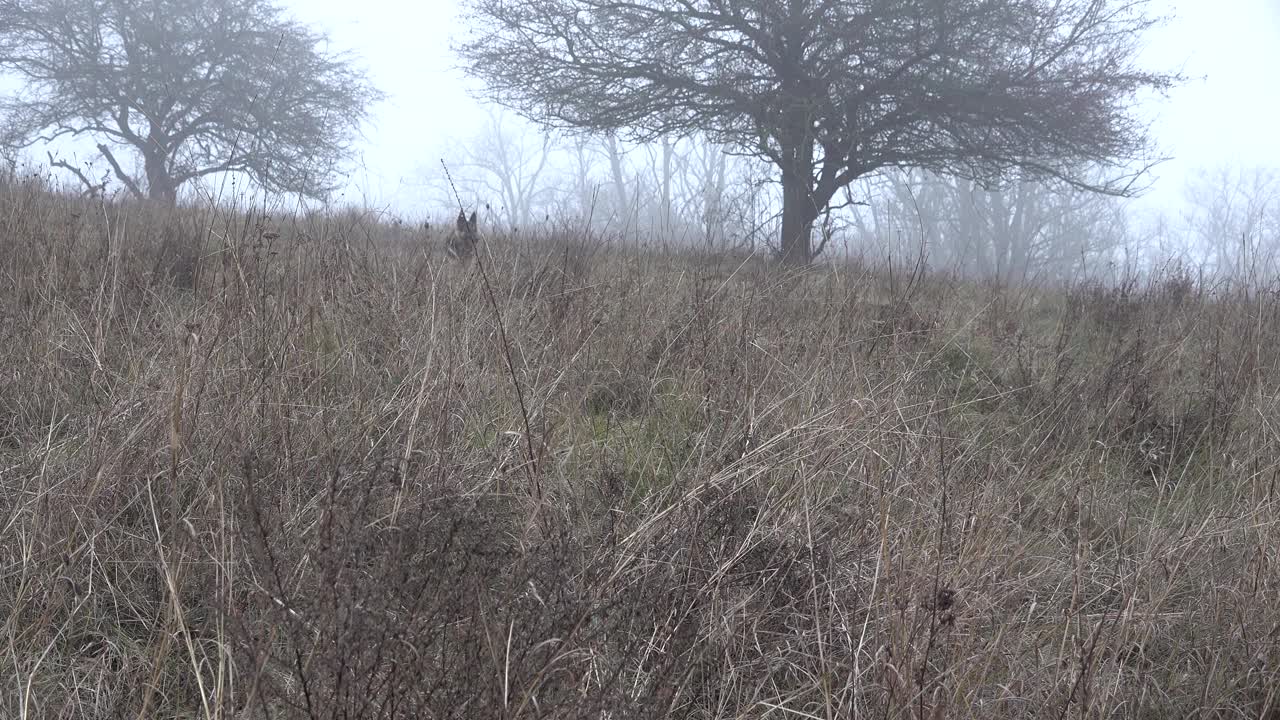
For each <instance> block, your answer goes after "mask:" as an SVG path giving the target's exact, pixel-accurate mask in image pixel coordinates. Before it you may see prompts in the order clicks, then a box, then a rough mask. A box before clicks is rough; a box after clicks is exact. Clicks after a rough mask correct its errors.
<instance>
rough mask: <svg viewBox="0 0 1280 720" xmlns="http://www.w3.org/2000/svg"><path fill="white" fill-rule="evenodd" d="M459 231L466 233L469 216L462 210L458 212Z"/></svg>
mask: <svg viewBox="0 0 1280 720" xmlns="http://www.w3.org/2000/svg"><path fill="white" fill-rule="evenodd" d="M458 229H459V230H464V231H465V230H466V229H467V214H466V213H465V212H463V211H462V210H459V211H458Z"/></svg>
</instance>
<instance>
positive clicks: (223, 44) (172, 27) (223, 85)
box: [0, 0, 382, 203]
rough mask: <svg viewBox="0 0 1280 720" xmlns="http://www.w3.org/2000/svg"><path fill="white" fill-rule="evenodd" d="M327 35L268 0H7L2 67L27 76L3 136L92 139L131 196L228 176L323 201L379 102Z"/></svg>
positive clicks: (9, 103)
mask: <svg viewBox="0 0 1280 720" xmlns="http://www.w3.org/2000/svg"><path fill="white" fill-rule="evenodd" d="M326 42H327V40H326V38H325V37H324V36H323V35H321V34H318V33H316V32H313V31H312V30H310V29H308V28H307V27H305V26H304V25H301V24H299V23H298V22H295V21H293V20H291V19H288V18H287V17H285V16H284V14H283V13H282V11H281V10H280V8H278V7H276V6H274V5H272V4H270V3H268V2H264V1H263V0H0V67H3V68H4V69H6V70H8V71H10V72H12V73H14V74H15V75H16V76H17V77H18V78H20V79H21V80H23V81H25V88H24V89H23V90H22V92H21V93H20V94H18V95H17V96H15V97H14V98H11V99H8V100H6V101H5V102H4V104H3V109H2V110H0V116H2V117H3V125H2V126H0V142H2V143H3V144H4V145H5V146H7V147H10V148H29V147H32V146H34V145H37V144H40V143H44V142H52V141H60V140H65V139H67V138H84V139H88V140H90V141H92V142H93V143H95V144H96V146H97V150H98V152H99V153H100V154H101V157H102V159H104V160H105V161H106V163H107V164H108V165H109V166H110V170H111V174H112V175H114V176H115V178H116V179H117V180H119V182H121V183H122V184H123V185H124V186H125V187H126V188H128V190H129V191H130V192H131V193H132V194H133V195H135V196H137V197H150V198H152V199H155V200H160V201H163V202H167V203H173V202H175V201H176V199H177V194H178V190H179V188H181V187H182V186H183V184H185V183H187V182H190V181H192V180H196V179H198V178H202V177H206V176H209V175H213V174H216V173H228V172H230V173H244V174H247V175H249V176H251V177H252V178H253V179H254V180H255V181H257V182H258V183H260V184H261V185H262V187H263V188H265V189H266V190H268V191H272V192H289V193H298V194H301V195H304V196H308V197H316V198H320V197H324V196H325V195H327V194H328V193H329V192H331V191H332V190H333V189H334V188H335V187H336V186H337V177H338V170H339V169H340V167H341V165H342V163H344V162H345V161H347V160H349V159H350V158H351V155H352V145H351V143H352V140H353V139H354V138H355V135H356V133H357V132H358V131H359V127H360V125H361V123H363V122H364V120H365V119H366V118H367V112H368V108H369V105H370V104H371V103H372V102H374V101H376V100H378V99H380V98H381V97H382V96H381V93H380V92H379V91H378V90H376V89H375V88H374V87H373V86H372V85H371V84H370V83H369V81H368V80H367V79H366V77H365V76H364V74H363V73H362V72H360V71H359V70H357V69H356V68H355V67H354V66H353V64H352V62H351V58H350V57H349V56H346V55H343V54H336V53H330V52H329V51H327V50H326V49H325V45H326ZM121 150H124V151H126V152H129V153H132V154H134V155H135V158H134V160H135V161H137V162H136V164H137V165H140V173H139V174H135V172H133V171H132V169H131V166H132V165H134V164H135V163H130V162H128V160H127V159H126V157H124V156H122V155H121V154H120V151H121ZM50 161H51V163H53V165H54V166H56V167H60V168H62V169H65V170H68V171H70V172H72V173H74V174H75V175H76V176H77V177H78V178H79V180H80V181H81V182H83V183H84V184H85V185H86V186H88V187H94V186H95V185H97V183H95V182H94V181H93V180H92V179H91V178H89V177H88V176H87V175H86V174H85V172H84V170H83V169H82V168H81V167H77V166H75V165H72V164H71V163H68V162H66V161H64V160H57V159H55V158H54V156H53V154H52V153H51V154H50Z"/></svg>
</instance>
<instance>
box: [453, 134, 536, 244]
mask: <svg viewBox="0 0 1280 720" xmlns="http://www.w3.org/2000/svg"><path fill="white" fill-rule="evenodd" d="M512 119H513V118H511V117H509V116H505V115H503V114H502V113H499V112H490V113H488V119H487V122H486V123H485V125H484V127H483V129H481V131H480V132H479V133H478V134H477V135H476V136H475V137H474V138H473V139H472V141H471V142H470V143H467V144H465V145H463V146H461V147H460V148H459V150H460V152H461V154H462V155H463V160H462V162H460V163H459V167H460V170H461V171H462V173H464V176H463V177H465V178H466V180H468V181H469V184H472V185H473V186H474V188H475V191H476V194H477V195H479V196H482V197H486V198H488V197H496V198H497V200H498V202H499V213H500V214H501V216H502V219H503V220H504V221H505V223H506V225H507V226H508V227H510V228H520V227H526V228H527V227H528V226H529V225H530V224H531V223H532V221H533V218H534V211H535V210H540V209H546V208H548V207H550V206H551V205H552V203H553V201H554V188H553V187H552V186H551V185H550V184H548V183H547V179H548V178H547V171H548V166H549V165H550V164H551V162H552V155H553V153H554V151H555V150H556V148H555V145H554V143H553V142H552V138H551V136H550V135H548V134H547V133H537V134H532V133H528V132H525V131H523V130H522V129H516V128H512V127H511V125H512V123H511V120H512Z"/></svg>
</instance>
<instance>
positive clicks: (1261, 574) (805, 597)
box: [0, 180, 1280, 720]
mask: <svg viewBox="0 0 1280 720" xmlns="http://www.w3.org/2000/svg"><path fill="white" fill-rule="evenodd" d="M277 233H278V236H277V235H276V234H277ZM0 237H2V238H3V243H4V248H3V253H2V254H0V273H2V279H0V285H3V288H4V289H3V292H2V293H0V339H2V340H3V342H2V343H0V368H3V371H2V374H0V487H2V489H3V491H2V492H0V528H2V530H0V537H2V541H0V573H2V578H3V579H2V580H0V610H2V612H0V618H4V628H3V631H4V632H3V639H2V640H0V642H2V643H3V652H4V662H3V666H4V673H3V677H4V683H5V692H4V693H3V695H0V716H2V717H6V718H9V717H12V718H98V717H101V718H116V717H141V718H171V717H183V718H215V717H222V718H266V717H271V718H304V717H308V718H321V717H323V718H330V717H332V718H338V717H342V718H374V717H377V718H382V717H388V718H389V717H403V718H446V717H448V718H489V717H494V718H499V717H500V718H534V717H545V718H637V719H640V718H644V719H648V718H664V717H674V718H730V717H734V718H739V717H742V718H747V717H750V718H763V717H770V718H780V719H781V718H796V719H798V718H846V717H874V718H917V719H920V720H925V719H933V718H961V717H974V718H992V717H1002V718H1003V717H1034V718H1087V717H1098V718H1101V717H1108V718H1112V717H1122V718H1168V717H1191V716H1198V717H1224V718H1225V717H1248V718H1260V717H1266V718H1276V717H1280V587H1278V586H1280V572H1277V567H1280V529H1278V527H1277V519H1278V518H1280V499H1278V498H1277V487H1276V485H1277V483H1276V480H1277V475H1278V474H1280V464H1278V462H1277V460H1278V458H1277V455H1278V453H1277V447H1278V443H1277V426H1278V425H1280V408H1278V407H1277V397H1276V395H1277V392H1276V391H1277V385H1278V380H1280V373H1278V369H1277V361H1276V358H1275V354H1274V353H1273V352H1271V351H1272V350H1273V349H1274V348H1275V347H1277V340H1278V339H1280V338H1278V335H1280V302H1278V300H1277V295H1276V294H1275V293H1274V292H1258V293H1248V294H1246V293H1243V292H1238V293H1219V294H1212V293H1209V292H1208V291H1207V290H1205V289H1203V288H1200V287H1197V286H1196V284H1195V283H1191V282H1188V281H1186V280H1185V279H1184V278H1181V277H1180V276H1177V275H1171V276H1169V277H1167V278H1166V279H1164V280H1161V281H1158V282H1153V283H1150V284H1147V285H1137V284H1129V285H1128V286H1126V287H1124V288H1118V289H1105V288H1091V287H1080V288H1074V289H1071V290H1069V291H1049V290H1042V291H1025V290H1024V291H1014V290H1000V289H995V288H985V287H980V286H975V285H966V284H961V283H958V282H946V281H943V280H939V279H925V280H919V279H917V281H915V282H904V281H903V280H902V278H901V277H900V276H895V277H894V279H893V280H892V281H890V279H889V277H888V276H887V275H879V274H876V273H871V272H862V271H858V270H856V269H849V268H841V269H838V270H831V269H826V270H814V271H811V272H809V273H806V274H802V275H784V274H781V273H778V272H772V271H770V270H769V269H768V268H766V267H764V266H763V264H761V263H759V262H756V261H754V260H750V259H747V260H744V259H741V258H736V259H735V258H714V257H703V256H693V255H687V256H674V255H659V254H652V253H649V254H646V253H640V252H625V251H621V250H618V249H611V248H609V247H607V246H601V245H599V244H594V243H587V242H585V241H584V240H583V239H582V238H572V237H559V238H554V237H553V238H541V239H538V240H536V241H529V240H522V241H516V240H511V239H504V238H489V239H488V241H487V244H486V246H485V247H484V248H482V250H481V255H480V260H481V262H480V263H476V262H471V263H468V264H461V263H456V262H451V261H449V260H448V259H447V258H445V256H444V252H443V246H442V243H441V242H440V241H439V239H434V240H432V239H428V238H425V237H423V236H421V235H420V234H417V233H414V232H410V231H408V230H404V229H396V228H391V227H387V226H384V225H379V224H378V223H376V222H374V221H372V220H370V219H367V218H362V217H360V216H358V215H354V214H353V215H346V216H339V217H312V218H306V219H299V220H296V221H280V220H277V219H271V218H266V217H261V216H257V215H254V214H248V215H245V214H240V215H230V214H225V213H214V212H208V211H203V212H201V211H194V210H187V211H181V212H179V213H178V214H176V215H174V216H166V215H164V214H162V213H159V212H157V211H153V210H148V209H146V208H142V207H137V206H130V205H121V206H106V207H103V206H101V205H98V204H95V203H93V202H91V201H79V200H74V199H69V198H62V197H57V196H54V195H51V194H49V193H48V192H46V191H45V189H44V188H43V187H42V186H40V184H39V183H34V182H25V183H24V182H20V181H13V180H11V181H9V182H7V183H5V184H4V185H3V187H2V188H0Z"/></svg>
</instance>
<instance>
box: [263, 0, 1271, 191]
mask: <svg viewBox="0 0 1280 720" xmlns="http://www.w3.org/2000/svg"><path fill="white" fill-rule="evenodd" d="M288 7H290V8H291V9H292V10H293V11H294V13H295V14H296V16H297V17H298V18H299V19H301V20H303V21H306V22H309V23H313V24H315V25H316V26H318V27H320V28H323V29H324V30H325V31H326V32H328V34H329V35H330V37H331V38H332V40H333V42H334V44H335V45H336V46H337V47H339V48H343V49H350V50H352V51H354V52H356V53H357V54H358V55H359V57H360V59H361V62H362V64H363V66H364V67H365V68H366V69H367V70H368V71H369V73H370V75H371V76H372V78H373V81H374V82H375V83H376V84H377V85H378V86H379V87H381V88H382V89H383V90H385V91H386V92H387V93H388V94H389V96H390V97H389V99H388V100H387V101H386V102H384V103H382V104H381V105H380V106H379V107H377V108H376V109H375V112H374V118H375V122H374V123H373V125H372V126H371V127H369V128H367V130H366V135H367V138H366V140H365V141H364V142H363V143H362V157H363V163H362V166H361V167H360V168H359V169H358V170H357V171H356V172H355V173H354V174H353V175H352V177H351V179H350V183H349V187H348V191H347V199H349V200H355V201H362V202H368V203H370V204H372V205H375V206H383V207H387V208H392V209H395V210H396V211H398V212H402V213H405V214H421V213H426V212H430V211H431V210H432V201H431V200H430V199H429V192H428V191H427V189H426V187H424V185H427V184H429V183H430V182H432V180H433V178H432V177H431V176H432V175H433V174H435V175H439V172H440V171H439V162H438V160H439V158H440V157H441V156H442V155H444V154H447V153H448V151H449V150H450V148H452V147H454V146H456V145H457V144H458V143H460V142H467V141H469V140H471V139H472V138H473V137H474V136H475V134H476V133H477V132H478V130H479V129H480V126H481V124H482V123H483V122H484V112H483V109H482V108H481V106H480V104H479V103H478V102H477V101H476V100H474V99H473V98H472V97H471V95H470V94H469V93H468V82H469V81H468V80H467V79H466V78H465V77H464V76H463V75H462V73H461V72H460V71H459V70H458V69H457V65H458V62H457V59H456V58H455V57H454V56H453V54H452V53H451V51H450V43H451V42H453V41H456V40H458V39H460V38H461V37H462V31H463V28H462V27H461V25H460V20H459V18H458V15H459V8H460V5H459V3H458V2H457V1H456V0H432V1H431V2H425V3H419V2H391V1H390V0H369V1H368V2H363V3H350V2H346V1H345V0H291V1H290V2H289V3H288ZM1153 7H1154V8H1160V9H1162V10H1165V11H1168V12H1172V13H1174V15H1175V18H1174V20H1173V21H1172V22H1171V23H1170V24H1168V25H1167V26H1165V27H1162V28H1159V29H1158V30H1157V31H1155V32H1153V33H1152V34H1151V35H1150V37H1149V43H1148V45H1149V47H1148V49H1147V51H1146V58H1147V61H1148V64H1149V65H1151V66H1152V67H1156V68H1161V69H1166V68H1174V69H1181V70H1182V71H1183V72H1185V74H1186V75H1187V76H1188V77H1189V78H1190V80H1189V81H1188V82H1187V83H1186V84H1185V85H1184V86H1182V87H1180V88H1178V89H1177V90H1175V91H1174V92H1173V93H1172V95H1171V96H1170V97H1169V98H1168V99H1167V100H1163V101H1160V102H1159V103H1156V104H1153V105H1152V106H1150V107H1148V108H1147V111H1148V112H1149V113H1151V115H1152V117H1153V118H1154V121H1155V124H1154V128H1155V133H1156V137H1157V139H1158V142H1159V144H1160V148H1161V150H1162V151H1163V154H1165V155H1168V156H1172V157H1173V158H1174V159H1173V160H1171V161H1170V162H1168V163H1165V164H1163V165H1161V166H1160V167H1159V168H1158V169H1157V170H1156V172H1155V176H1154V183H1153V185H1152V187H1151V189H1150V191H1149V192H1148V193H1147V195H1146V196H1145V197H1144V198H1143V199H1141V200H1140V201H1138V202H1137V203H1136V205H1137V206H1138V207H1144V208H1149V207H1158V208H1166V209H1171V210H1172V209H1176V207H1177V205H1178V204H1179V203H1180V202H1181V201H1182V199H1183V196H1184V187H1185V184H1186V180H1187V178H1188V175H1189V173H1192V172H1193V171H1195V170H1196V169H1197V168H1204V167H1216V166H1219V165H1222V164H1231V165H1265V166H1271V167H1280V139H1277V137H1276V130H1275V127H1276V123H1277V120H1276V119H1277V118H1278V117H1280V80H1278V79H1277V77H1278V76H1280V0H1227V1H1225V2H1224V1H1222V0H1184V1H1183V2H1177V3H1167V4H1161V3H1156V4H1154V5H1153Z"/></svg>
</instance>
